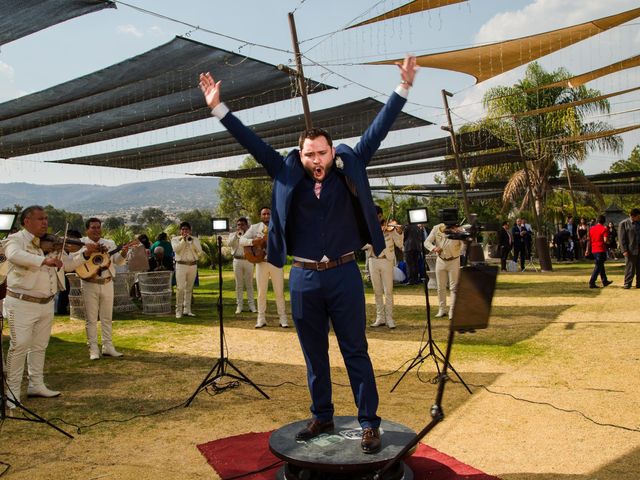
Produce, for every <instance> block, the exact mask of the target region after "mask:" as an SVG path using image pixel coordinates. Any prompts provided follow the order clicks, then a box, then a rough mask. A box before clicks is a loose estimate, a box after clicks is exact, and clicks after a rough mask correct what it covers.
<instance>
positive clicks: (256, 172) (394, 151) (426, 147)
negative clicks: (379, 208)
mask: <svg viewBox="0 0 640 480" xmlns="http://www.w3.org/2000/svg"><path fill="white" fill-rule="evenodd" d="M396 122H397V121H396ZM394 126H395V125H394ZM456 143H457V145H458V148H459V149H460V150H461V151H462V152H465V153H471V152H478V151H482V150H492V149H496V148H503V147H505V144H504V142H502V141H501V140H500V139H498V138H497V137H495V136H494V135H492V134H491V133H489V132H488V131H486V130H476V131H472V132H465V133H462V134H458V135H456ZM451 154H453V147H452V145H451V137H441V138H435V139H432V140H427V141H424V142H416V143H410V144H406V145H400V146H397V147H390V148H383V149H380V150H378V151H377V152H376V154H375V155H374V157H373V159H372V160H371V162H370V163H369V168H371V167H375V166H381V165H390V164H394V163H398V162H409V161H412V160H424V159H427V158H435V157H442V156H446V155H451ZM200 175H203V176H215V177H223V178H261V177H266V176H267V173H266V171H265V170H264V169H263V168H262V167H256V168H247V169H240V170H232V171H219V172H211V173H206V174H200Z"/></svg>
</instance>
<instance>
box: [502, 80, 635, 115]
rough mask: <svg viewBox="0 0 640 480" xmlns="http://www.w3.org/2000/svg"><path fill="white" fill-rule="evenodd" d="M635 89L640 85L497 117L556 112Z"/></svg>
mask: <svg viewBox="0 0 640 480" xmlns="http://www.w3.org/2000/svg"><path fill="white" fill-rule="evenodd" d="M636 90H640V87H633V88H627V89H626V90H620V91H617V92H612V93H607V94H604V95H598V96H595V97H590V98H585V99H583V100H576V101H575V102H567V103H557V104H555V105H550V106H548V107H542V108H536V109H535V110H527V111H526V112H519V113H514V114H513V115H503V116H501V117H497V118H506V117H528V116H531V115H541V114H543V113H550V112H556V111H558V110H563V109H566V108H572V107H579V106H580V105H586V104H587V103H594V102H599V101H601V100H605V99H607V98H611V97H617V96H618V95H625V94H627V93H631V92H635V91H636Z"/></svg>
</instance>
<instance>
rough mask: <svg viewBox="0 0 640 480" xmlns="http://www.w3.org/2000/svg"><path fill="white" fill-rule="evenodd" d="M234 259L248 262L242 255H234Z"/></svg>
mask: <svg viewBox="0 0 640 480" xmlns="http://www.w3.org/2000/svg"><path fill="white" fill-rule="evenodd" d="M233 258H235V259H236V260H246V258H244V257H243V256H241V255H234V256H233Z"/></svg>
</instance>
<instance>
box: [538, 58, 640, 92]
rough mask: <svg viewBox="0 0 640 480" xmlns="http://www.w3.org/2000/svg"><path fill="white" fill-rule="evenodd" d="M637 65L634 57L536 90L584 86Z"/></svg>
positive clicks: (638, 63)
mask: <svg viewBox="0 0 640 480" xmlns="http://www.w3.org/2000/svg"><path fill="white" fill-rule="evenodd" d="M639 65H640V55H636V56H634V57H629V58H626V59H624V60H621V61H619V62H616V63H612V64H611V65H607V66H606V67H602V68H598V69H596V70H591V71H590V72H586V73H583V74H582V75H576V76H575V77H571V78H567V79H566V80H561V81H559V82H555V83H550V84H549V85H545V86H543V87H539V88H538V90H540V89H543V88H552V87H569V88H576V87H580V86H582V85H584V84H585V83H587V82H590V81H591V80H595V79H596V78H600V77H604V76H606V75H611V74H612V73H617V72H620V71H622V70H627V69H628V68H633V67H637V66H639Z"/></svg>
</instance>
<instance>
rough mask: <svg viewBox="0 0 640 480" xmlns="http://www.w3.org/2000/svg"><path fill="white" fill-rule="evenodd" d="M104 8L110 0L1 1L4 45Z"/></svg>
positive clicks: (0, 30)
mask: <svg viewBox="0 0 640 480" xmlns="http://www.w3.org/2000/svg"><path fill="white" fill-rule="evenodd" d="M103 8H116V5H115V3H114V2H111V1H108V0H0V12H2V14H1V16H0V45H4V44H5V43H9V42H13V41H14V40H17V39H18V38H22V37H26V36H27V35H31V34H32V33H34V32H37V31H38V30H43V29H45V28H47V27H51V26H52V25H56V24H58V23H62V22H64V21H66V20H70V19H72V18H75V17H79V16H81V15H85V14H87V13H91V12H96V11H98V10H102V9H103Z"/></svg>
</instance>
